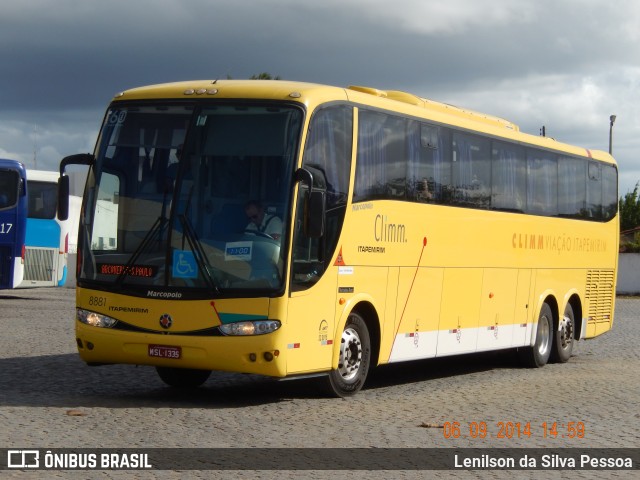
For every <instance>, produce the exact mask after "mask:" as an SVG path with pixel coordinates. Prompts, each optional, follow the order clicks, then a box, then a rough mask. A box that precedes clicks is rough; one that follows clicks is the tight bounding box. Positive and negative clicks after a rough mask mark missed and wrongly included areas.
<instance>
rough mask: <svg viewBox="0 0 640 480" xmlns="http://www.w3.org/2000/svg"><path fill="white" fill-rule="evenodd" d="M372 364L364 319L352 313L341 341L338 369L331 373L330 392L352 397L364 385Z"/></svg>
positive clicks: (369, 342) (338, 395) (337, 395)
mask: <svg viewBox="0 0 640 480" xmlns="http://www.w3.org/2000/svg"><path fill="white" fill-rule="evenodd" d="M370 363H371V341H370V339H369V331H368V330H367V325H366V324H365V323H364V320H363V319H362V317H361V316H360V315H359V314H357V313H355V312H354V313H351V314H350V315H349V318H348V319H347V324H346V325H345V327H344V331H343V332H342V338H341V339H340V359H339V360H338V368H337V369H336V370H332V371H331V372H330V373H329V379H328V386H329V391H330V393H331V394H332V395H335V396H336V397H343V398H344V397H350V396H352V395H355V394H356V393H358V392H359V391H360V389H361V388H362V386H363V385H364V381H365V380H366V378H367V373H368V371H369V364H370Z"/></svg>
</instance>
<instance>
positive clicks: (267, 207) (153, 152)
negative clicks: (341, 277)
mask: <svg viewBox="0 0 640 480" xmlns="http://www.w3.org/2000/svg"><path fill="white" fill-rule="evenodd" d="M301 123H302V110H301V109H300V108H298V107H293V106H291V105H287V104H272V103H269V104H264V103H261V104H251V103H246V102H242V103H237V104H233V103H227V102H224V103H212V104H207V105H204V106H199V107H196V106H194V105H193V104H187V103H184V104H176V103H171V104H161V105H160V104H153V105H152V104H149V103H140V104H126V106H122V105H119V106H118V107H117V108H115V107H114V108H112V109H110V110H108V112H107V115H106V116H105V121H104V125H103V128H102V131H101V134H100V137H99V145H98V147H99V148H98V155H97V158H96V164H95V169H94V170H93V172H92V174H90V175H89V178H88V183H87V190H86V192H85V197H86V196H87V195H88V196H89V198H88V199H87V198H86V199H85V201H87V204H88V206H89V208H88V209H87V210H88V211H87V212H85V214H84V218H83V219H82V220H81V229H80V239H79V245H81V249H80V250H79V257H80V258H79V260H80V261H81V265H80V272H79V276H78V280H79V282H82V281H89V282H100V283H102V284H113V288H114V289H118V288H121V287H123V286H126V287H127V288H130V287H135V286H140V287H141V288H147V287H154V288H162V287H172V289H175V288H176V287H184V288H187V289H192V292H193V294H194V295H196V296H197V294H196V293H195V292H197V291H198V290H201V291H202V295H209V296H210V295H211V292H212V291H214V292H218V293H219V294H222V293H223V292H225V291H232V292H233V295H238V293H239V290H241V289H246V290H265V289H267V290H273V291H276V290H279V289H280V288H281V287H282V285H283V283H282V282H283V276H284V275H283V272H284V268H285V267H284V254H283V253H281V252H284V249H281V248H280V246H281V244H282V245H283V244H284V243H285V242H287V241H288V239H287V232H288V231H289V228H288V226H287V223H288V221H289V218H288V216H287V215H286V213H285V212H287V211H289V205H290V202H291V201H292V200H291V197H292V193H291V192H292V188H291V187H292V185H293V183H292V176H293V172H294V167H295V155H296V151H297V148H298V145H299V141H300V140H299V137H300V131H301ZM103 286H104V285H103Z"/></svg>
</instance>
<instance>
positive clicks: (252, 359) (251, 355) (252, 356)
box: [249, 353, 257, 362]
mask: <svg viewBox="0 0 640 480" xmlns="http://www.w3.org/2000/svg"><path fill="white" fill-rule="evenodd" d="M256 358H257V357H256V354H255V353H250V354H249V360H251V361H252V362H255V361H256Z"/></svg>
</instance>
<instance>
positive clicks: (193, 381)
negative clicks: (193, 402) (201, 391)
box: [156, 367, 211, 388]
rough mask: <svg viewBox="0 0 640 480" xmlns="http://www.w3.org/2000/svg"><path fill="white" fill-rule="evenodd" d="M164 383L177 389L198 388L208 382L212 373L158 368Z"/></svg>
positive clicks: (188, 369) (186, 369) (191, 369)
mask: <svg viewBox="0 0 640 480" xmlns="http://www.w3.org/2000/svg"><path fill="white" fill-rule="evenodd" d="M156 371H157V372H158V375H159V376H160V378H161V379H162V381H163V382H164V383H166V384H167V385H169V386H170V387H175V388H196V387H199V386H200V385H202V384H203V383H204V382H206V381H207V378H209V375H211V371H209V370H196V369H194V368H172V367H156Z"/></svg>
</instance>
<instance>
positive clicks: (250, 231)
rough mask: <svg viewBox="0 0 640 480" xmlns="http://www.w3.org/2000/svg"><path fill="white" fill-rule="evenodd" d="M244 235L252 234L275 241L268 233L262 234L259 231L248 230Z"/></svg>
mask: <svg viewBox="0 0 640 480" xmlns="http://www.w3.org/2000/svg"><path fill="white" fill-rule="evenodd" d="M244 233H248V234H251V235H256V236H257V237H263V238H269V239H271V240H273V239H274V238H273V237H272V236H271V235H269V234H268V233H264V232H260V231H258V230H251V229H250V228H248V229H246V230H245V231H244Z"/></svg>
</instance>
